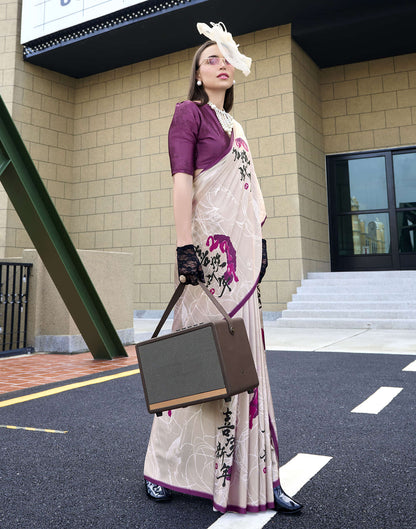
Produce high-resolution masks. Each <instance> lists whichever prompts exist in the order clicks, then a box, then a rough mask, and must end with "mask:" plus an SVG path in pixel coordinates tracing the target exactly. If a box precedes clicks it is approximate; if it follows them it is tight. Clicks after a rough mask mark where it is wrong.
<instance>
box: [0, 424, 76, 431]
mask: <svg viewBox="0 0 416 529" xmlns="http://www.w3.org/2000/svg"><path fill="white" fill-rule="evenodd" d="M0 428H8V429H9V430H29V431H30V432H46V433H68V430H65V431H62V430H49V429H47V428H30V427H28V426H11V425H10V424H0Z"/></svg>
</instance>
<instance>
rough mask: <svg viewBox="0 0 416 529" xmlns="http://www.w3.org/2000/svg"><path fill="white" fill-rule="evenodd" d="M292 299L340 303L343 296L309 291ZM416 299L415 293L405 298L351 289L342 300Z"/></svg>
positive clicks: (399, 295) (294, 295)
mask: <svg viewBox="0 0 416 529" xmlns="http://www.w3.org/2000/svg"><path fill="white" fill-rule="evenodd" d="M292 299H293V301H326V300H327V301H337V302H338V303H340V302H341V298H340V295H339V294H335V293H333V294H327V293H325V294H323V293H317V292H307V293H303V292H301V293H297V294H293V296H292ZM414 299H416V297H415V296H413V295H409V296H408V299H405V298H404V296H403V295H402V294H390V295H389V296H385V295H384V294H381V293H377V294H374V293H370V294H367V293H366V292H360V293H358V294H356V293H351V291H349V293H348V294H343V296H342V301H356V302H357V303H358V302H361V301H374V302H375V301H384V300H391V301H397V302H398V301H403V302H404V301H405V300H406V301H407V302H409V301H412V300H414Z"/></svg>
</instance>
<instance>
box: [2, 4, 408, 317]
mask: <svg viewBox="0 0 416 529" xmlns="http://www.w3.org/2000/svg"><path fill="white" fill-rule="evenodd" d="M19 23H20V22H19V10H18V9H17V7H16V2H15V1H14V0H13V1H10V2H8V1H7V0H0V28H1V29H2V33H1V34H2V35H3V36H2V37H0V51H1V54H0V66H1V67H0V88H1V93H2V96H3V98H4V99H5V100H6V102H7V104H8V106H9V108H10V109H11V111H12V115H13V118H14V119H15V122H16V124H17V126H18V128H19V130H20V132H21V134H22V137H23V139H24V141H25V142H26V144H27V146H28V148H29V152H30V153H31V155H32V157H33V159H34V161H35V163H36V165H37V167H38V169H39V172H40V174H41V176H42V178H43V180H44V182H45V184H46V186H47V188H48V190H49V192H50V194H51V196H52V198H53V199H54V202H55V204H56V206H57V209H58V211H59V213H60V214H61V216H62V217H63V220H64V222H65V224H66V225H67V227H68V230H69V232H70V234H71V236H72V238H73V240H74V243H75V245H76V246H77V247H78V248H80V249H87V250H89V249H91V250H108V251H123V252H130V253H132V254H133V256H134V269H135V277H134V285H133V286H132V288H133V289H134V293H133V297H134V308H135V309H160V308H162V306H163V305H164V304H165V303H166V301H167V300H168V298H169V297H170V295H171V292H172V283H173V269H174V258H175V251H174V249H175V230H174V225H173V211H172V197H171V190H172V179H171V175H170V169H169V158H168V152H167V132H168V127H169V124H170V121H171V117H172V114H173V111H174V107H175V104H176V103H177V102H178V101H181V100H183V99H185V98H186V94H187V90H188V76H189V70H190V65H191V59H192V56H193V53H194V51H195V50H194V49H189V50H184V51H182V52H178V53H173V54H169V55H166V56H163V57H158V58H155V59H153V60H149V61H143V62H141V63H138V64H134V65H131V66H126V67H123V68H118V69H115V70H111V71H109V72H105V73H102V74H99V75H94V76H90V77H87V78H85V79H78V80H75V79H72V78H69V77H66V76H63V75H60V74H56V73H54V72H49V71H47V70H45V69H42V68H38V67H35V66H32V65H30V64H27V63H24V62H23V61H22V57H21V46H20V45H19V43H18V38H17V34H18V26H19ZM237 41H238V42H239V43H240V45H241V49H242V51H243V52H244V53H246V54H247V55H249V56H251V57H252V58H253V68H252V73H251V75H250V76H249V77H247V78H246V77H244V76H243V75H242V74H239V73H237V76H236V81H237V84H236V89H235V92H236V99H235V106H234V109H233V114H234V116H235V118H236V119H237V120H238V121H240V122H241V124H242V125H243V127H244V129H245V131H246V134H247V137H248V140H249V143H250V147H251V150H252V152H253V156H254V159H255V167H256V172H257V175H258V177H259V180H260V185H261V188H262V190H263V194H264V197H265V202H266V208H267V213H268V220H267V222H266V224H265V227H264V235H265V237H266V238H267V240H268V250H269V258H270V260H269V263H270V264H269V270H268V273H267V275H266V277H265V279H264V285H263V289H262V295H263V302H264V308H265V309H266V310H272V311H275V310H282V309H283V308H285V306H286V303H287V301H288V300H289V299H290V297H291V295H292V294H293V292H294V290H295V288H296V286H297V285H298V284H299V282H300V280H301V279H302V278H303V277H305V275H306V274H307V272H309V271H313V270H328V268H329V250H328V228H327V198H326V181H325V154H329V153H335V152H346V151H356V150H363V149H376V148H383V147H395V146H399V145H409V144H414V143H416V123H415V120H416V55H406V56H401V57H393V58H386V59H382V60H378V61H368V62H365V63H359V64H352V65H344V66H339V67H335V68H327V69H325V70H322V71H319V69H318V67H317V66H316V65H315V64H314V63H313V61H312V60H311V59H310V58H309V57H308V56H307V55H306V54H305V53H304V52H303V50H301V49H300V47H299V46H298V45H297V44H296V43H294V42H293V41H292V39H291V35H290V26H280V27H275V28H270V29H267V30H264V31H259V32H255V33H250V34H248V35H243V36H240V37H237ZM27 247H31V243H30V241H29V240H28V238H27V236H26V233H25V231H24V230H23V229H22V227H21V225H20V222H19V220H18V219H17V217H16V215H15V212H14V210H13V208H11V207H10V205H9V203H8V200H7V196H5V194H4V192H1V191H0V254H1V255H3V256H12V255H20V254H21V250H22V248H27Z"/></svg>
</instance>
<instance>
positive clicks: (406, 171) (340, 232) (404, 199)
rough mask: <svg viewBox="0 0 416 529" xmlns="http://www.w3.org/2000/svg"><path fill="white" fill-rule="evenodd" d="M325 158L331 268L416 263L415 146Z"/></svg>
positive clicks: (392, 266) (375, 267)
mask: <svg viewBox="0 0 416 529" xmlns="http://www.w3.org/2000/svg"><path fill="white" fill-rule="evenodd" d="M327 162H328V163H327V169H328V197H329V217H330V218H329V225H330V237H331V264H332V270H334V271H335V270H378V269H385V270H388V269H400V268H404V269H406V268H407V269H409V268H416V246H415V245H416V150H413V151H409V150H406V151H383V152H376V153H365V154H355V155H342V156H330V157H328V160H327Z"/></svg>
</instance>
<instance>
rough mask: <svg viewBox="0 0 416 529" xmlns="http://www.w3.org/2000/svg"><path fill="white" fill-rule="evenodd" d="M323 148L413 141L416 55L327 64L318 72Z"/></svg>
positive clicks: (332, 149) (373, 146)
mask: <svg viewBox="0 0 416 529" xmlns="http://www.w3.org/2000/svg"><path fill="white" fill-rule="evenodd" d="M321 95H322V118H323V131H324V136H325V151H326V153H327V154H329V153H340V152H348V151H361V150H372V149H381V148H385V147H387V148H391V147H399V146H404V145H414V144H415V143H416V54H415V53H413V54H409V55H401V56H398V57H387V58H384V59H378V60H374V61H366V62H361V63H356V64H348V65H344V66H337V67H335V68H326V69H324V70H322V72H321Z"/></svg>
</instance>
